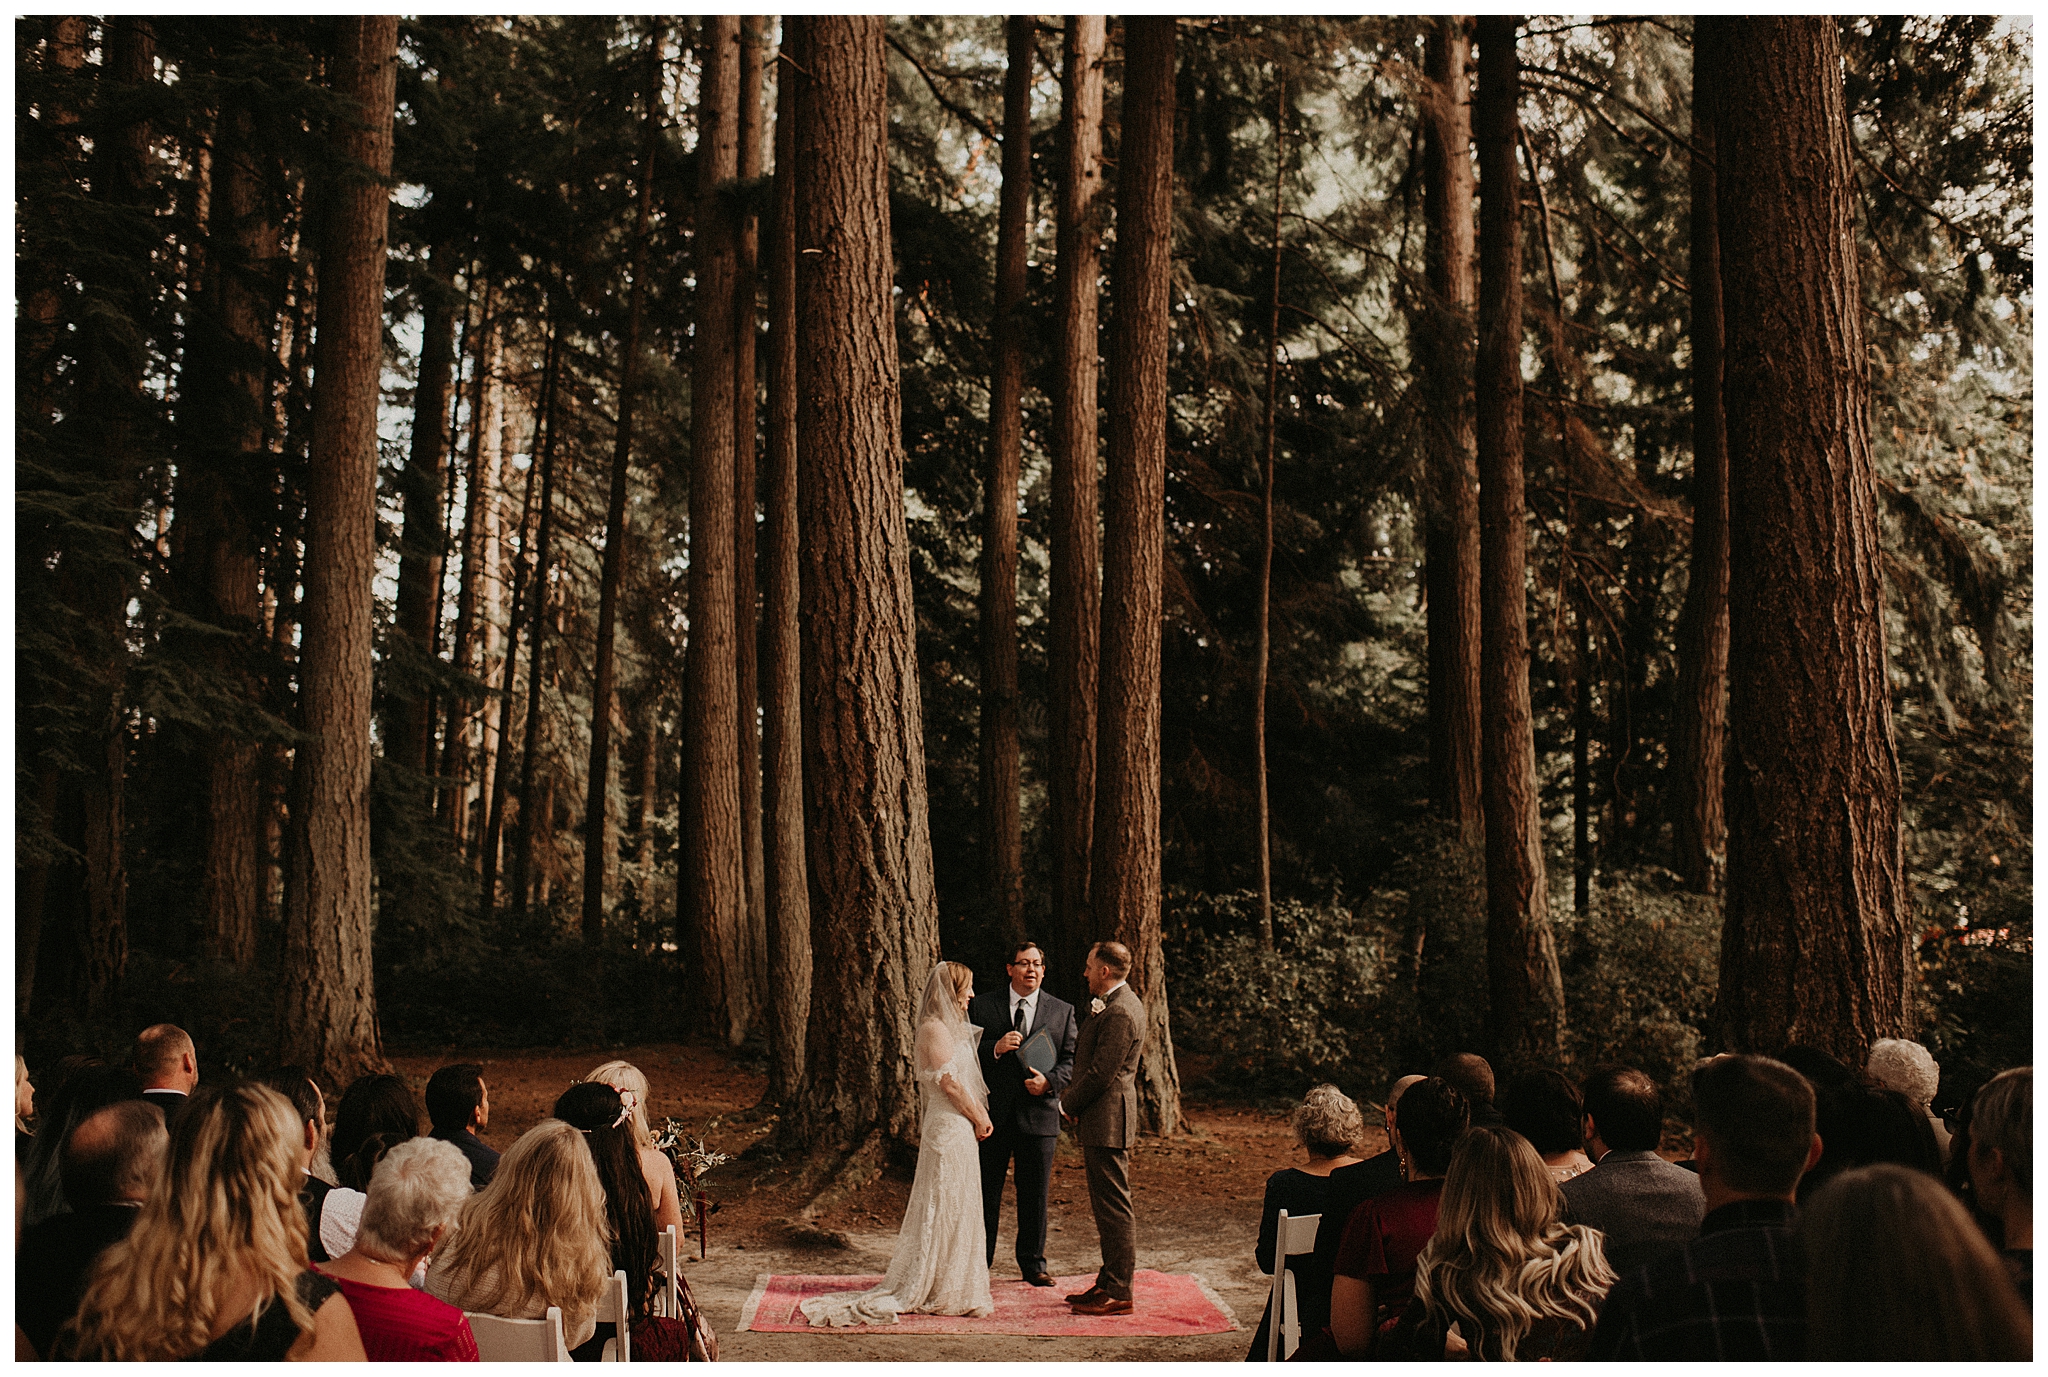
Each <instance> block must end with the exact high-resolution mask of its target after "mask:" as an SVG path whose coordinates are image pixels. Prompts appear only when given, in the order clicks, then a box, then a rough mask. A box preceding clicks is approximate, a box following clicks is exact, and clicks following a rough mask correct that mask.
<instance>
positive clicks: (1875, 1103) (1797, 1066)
mask: <svg viewBox="0 0 2048 1377" xmlns="http://www.w3.org/2000/svg"><path fill="white" fill-rule="evenodd" d="M1784 1060H1785V1064H1786V1065H1787V1066H1790V1067H1791V1068H1792V1069H1793V1070H1795V1071H1797V1072H1798V1073H1799V1074H1800V1075H1802V1076H1804V1077H1806V1079H1807V1081H1808V1082H1809V1083H1811V1084H1812V1086H1813V1095H1814V1131H1815V1132H1817V1133H1819V1134H1820V1139H1821V1142H1822V1143H1823V1144H1824V1147H1823V1149H1822V1152H1821V1157H1820V1161H1819V1162H1818V1163H1816V1164H1815V1166H1814V1168H1813V1170H1812V1171H1810V1172H1808V1173H1807V1174H1806V1176H1805V1177H1804V1178H1803V1179H1802V1180H1801V1181H1800V1183H1799V1195H1800V1198H1801V1199H1802V1200H1804V1199H1805V1198H1806V1197H1807V1196H1809V1195H1811V1194H1812V1193H1813V1192H1814V1191H1816V1190H1819V1189H1820V1188H1821V1186H1823V1185H1825V1184H1826V1183H1827V1182H1828V1181H1829V1180H1830V1179H1832V1178H1833V1177H1834V1176H1835V1175H1836V1174H1837V1173H1839V1172H1844V1171H1847V1170H1848V1169H1849V1168H1851V1167H1862V1166H1869V1165H1871V1164H1872V1163H1875V1162H1897V1163H1898V1164H1900V1165H1901V1166H1908V1167H1913V1168H1915V1169H1917V1170H1920V1171H1925V1172H1928V1173H1931V1174H1933V1175H1936V1176H1939V1175H1940V1174H1941V1148H1940V1146H1939V1144H1938V1143H1937V1141H1936V1139H1935V1137H1934V1129H1933V1127H1932V1125H1930V1124H1929V1123H1928V1121H1927V1116H1926V1115H1925V1114H1923V1113H1921V1112H1920V1110H1919V1109H1918V1108H1916V1107H1915V1106H1914V1105H1912V1104H1911V1103H1910V1102H1909V1101H1908V1099H1907V1098H1906V1097H1905V1096H1904V1095H1901V1094H1899V1093H1897V1092H1896V1091H1890V1090H1881V1089H1879V1088H1878V1087H1877V1086H1875V1085H1874V1084H1871V1083H1869V1082H1867V1081H1866V1080H1865V1079H1864V1078H1863V1077H1862V1076H1860V1075H1859V1074H1857V1072H1855V1071H1854V1070H1852V1069H1851V1068H1849V1067H1848V1066H1846V1065H1844V1064H1843V1063H1841V1062H1839V1061H1837V1060H1835V1059H1834V1058H1833V1057H1831V1056H1829V1055H1828V1054H1827V1053H1825V1052H1822V1051H1820V1050H1818V1049H1816V1048H1812V1047H1789V1048H1787V1049H1786V1050H1785V1054H1784Z"/></svg>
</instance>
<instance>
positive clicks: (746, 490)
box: [732, 14, 773, 1014]
mask: <svg viewBox="0 0 2048 1377" xmlns="http://www.w3.org/2000/svg"><path fill="white" fill-rule="evenodd" d="M767 22H768V19H767V16H766V15H758V14H757V15H750V16H747V17H746V18H743V19H742V20H741V21H740V46H739V60H740V94H739V111H738V117H739V125H738V130H737V142H738V153H737V162H738V167H739V178H740V181H741V182H742V183H752V182H755V181H757V180H759V178H760V176H761V160H762V156H763V149H762V142H763V138H764V136H765V132H766V122H765V115H764V111H763V108H762V105H761V81H762V67H763V65H764V59H765V57H766V56H767V44H768V36H767V32H766V27H765V26H766V25H767ZM732 291H733V296H732V401H733V409H732V554H733V558H732V589H733V659H734V667H735V671H736V672H735V674H734V676H733V678H734V682H735V683H736V684H737V686H738V692H739V700H738V701H739V714H738V716H739V752H740V878H741V881H742V883H743V884H744V885H745V887H746V956H747V980H748V984H749V986H750V988H751V992H752V1003H753V1007H754V1009H755V1010H756V1012H757V1014H758V1012H759V1011H760V1010H763V1009H766V1008H767V1007H768V1002H769V1000H770V999H771V998H773V993H772V991H771V990H770V988H769V978H768V907H767V904H768V900H767V895H766V892H765V886H766V884H767V877H766V872H765V871H764V869H763V865H764V861H763V857H762V853H761V707H760V704H761V688H760V649H761V634H760V628H761V612H760V590H759V587H758V579H757V577H756V574H755V560H756V555H755V549H754V542H755V529H754V519H755V509H756V506H757V501H756V493H755V480H754V466H755V437H756V436H757V434H758V433H759V430H760V424H761V421H760V392H759V388H758V387H757V386H756V383H755V368H754V355H755V351H756V346H757V344H758V342H759V341H758V335H759V332H760V328H761V310H760V298H761V218H760V216H758V215H756V214H754V213H753V212H752V211H750V210H749V211H743V212H742V213H741V215H740V217H739V223H738V224H737V225H736V226H735V229H734V235H733V288H732Z"/></svg>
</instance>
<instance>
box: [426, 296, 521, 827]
mask: <svg viewBox="0 0 2048 1377" xmlns="http://www.w3.org/2000/svg"><path fill="white" fill-rule="evenodd" d="M491 309H492V302H491V293H490V291H489V289H488V288H487V289H485V291H484V294H483V301H482V311H483V319H482V321H480V322H479V324H478V326H477V329H478V333H479V339H478V341H477V343H476V345H475V346H474V351H475V354H476V379H475V383H476V386H475V388H474V390H473V392H472V395H471V398H470V403H469V415H470V423H469V463H468V469H467V473H466V476H465V478H464V480H463V494H464V498H463V506H462V581H461V584H460V586H459V587H458V588H457V589H456V594H455V644H454V648H453V652H452V654H451V656H450V660H449V663H450V664H451V665H452V666H453V667H454V669H455V671H456V672H457V673H458V674H474V673H475V672H476V626H477V605H478V603H479V602H481V601H482V600H483V599H484V597H485V596H486V594H487V591H488V588H489V585H490V582H491V580H492V579H493V578H494V577H495V572H496V570H495V566H496V562H497V561H496V550H495V548H494V542H493V540H492V537H494V536H495V534H496V531H495V523H494V522H493V521H491V520H490V516H491V514H492V513H493V506H492V504H493V503H494V502H496V500H497V491H498V463H499V457H500V455H501V453H502V449H503V447H502V438H501V435H500V428H501V427H502V426H503V425H504V407H505V391H504V382H503V380H502V378H501V377H500V369H501V368H502V366H503V360H504V343H503V340H502V338H501V337H500V335H499V333H498V328H497V323H496V322H495V321H493V320H492V319H491ZM486 624H487V625H488V623H486ZM475 717H476V712H475V710H474V709H473V708H472V707H471V706H470V700H468V699H467V698H464V699H458V700H456V701H455V702H453V703H451V704H450V705H449V712H448V734H447V739H446V740H445V741H444V742H443V743H442V746H441V774H442V777H443V778H444V779H445V780H446V785H445V790H446V792H445V793H444V795H443V797H444V799H445V804H444V812H443V816H444V817H446V818H447V820H448V835H449V836H450V837H452V838H453V839H454V841H455V845H456V847H457V849H458V850H461V849H466V848H467V846H468V844H469V780H470V752H471V750H472V749H473V746H472V742H471V728H472V725H473V722H474V719H475ZM476 777H477V778H478V779H483V778H484V774H483V773H481V772H479V773H478V774H477V776H476Z"/></svg>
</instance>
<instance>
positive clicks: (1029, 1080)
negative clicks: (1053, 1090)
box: [1024, 1071, 1052, 1095]
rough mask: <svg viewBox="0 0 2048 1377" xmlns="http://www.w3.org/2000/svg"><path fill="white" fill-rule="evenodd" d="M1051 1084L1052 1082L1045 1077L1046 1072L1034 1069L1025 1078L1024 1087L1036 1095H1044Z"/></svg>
mask: <svg viewBox="0 0 2048 1377" xmlns="http://www.w3.org/2000/svg"><path fill="white" fill-rule="evenodd" d="M1051 1084H1052V1082H1050V1081H1048V1080H1047V1079H1046V1078H1045V1072H1043V1071H1033V1072H1032V1073H1031V1074H1030V1076H1028V1077H1026V1078H1025V1081H1024V1088H1025V1089H1026V1090H1028V1091H1030V1092H1031V1093H1032V1094H1034V1095H1043V1094H1044V1093H1045V1090H1046V1087H1047V1086H1049V1085H1051Z"/></svg>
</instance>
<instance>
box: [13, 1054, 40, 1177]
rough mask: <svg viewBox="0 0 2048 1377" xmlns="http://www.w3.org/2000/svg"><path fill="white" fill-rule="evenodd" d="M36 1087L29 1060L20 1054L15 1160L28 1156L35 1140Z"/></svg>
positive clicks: (16, 1061)
mask: <svg viewBox="0 0 2048 1377" xmlns="http://www.w3.org/2000/svg"><path fill="white" fill-rule="evenodd" d="M35 1117H36V1088H35V1086H34V1084H32V1083H31V1082H30V1080H29V1078H28V1062H27V1061H26V1060H25V1059H23V1058H22V1057H20V1056H16V1057H15V1059H14V1160H15V1161H17V1162H21V1161H25V1160H27V1158H28V1149H29V1144H31V1143H33V1142H34V1141H35V1127H34V1125H35Z"/></svg>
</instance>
